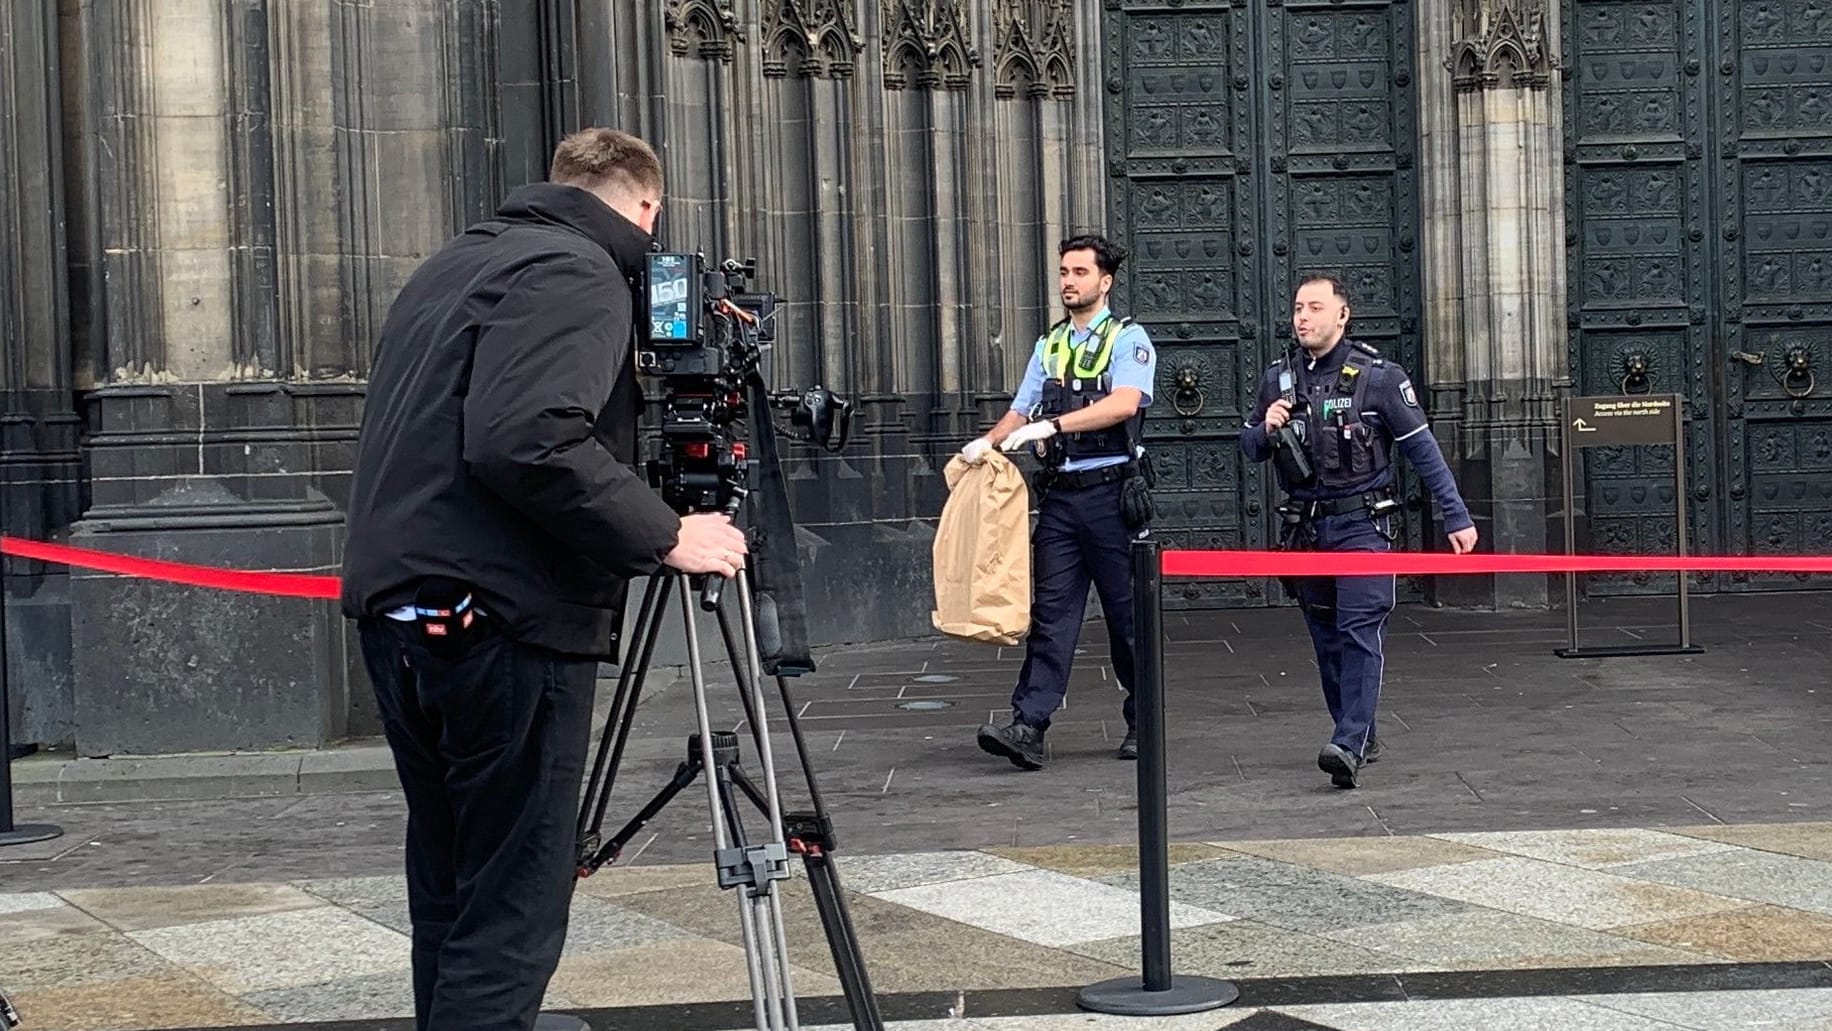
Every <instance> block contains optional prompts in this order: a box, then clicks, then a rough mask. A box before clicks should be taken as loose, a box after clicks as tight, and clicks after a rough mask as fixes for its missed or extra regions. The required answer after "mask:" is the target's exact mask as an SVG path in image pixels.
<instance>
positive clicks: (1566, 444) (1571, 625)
mask: <svg viewBox="0 0 1832 1031" xmlns="http://www.w3.org/2000/svg"><path fill="white" fill-rule="evenodd" d="M1558 429H1559V434H1558V442H1559V447H1558V453H1559V460H1560V461H1561V462H1562V463H1563V464H1564V466H1565V476H1564V480H1565V554H1567V555H1575V554H1577V553H1578V520H1577V491H1576V490H1574V489H1573V488H1572V481H1573V479H1574V478H1575V477H1576V476H1577V468H1576V467H1577V452H1576V449H1574V448H1573V447H1572V446H1571V399H1570V398H1566V399H1565V411H1564V414H1563V416H1562V417H1560V419H1559V427H1558ZM1585 504H1586V507H1588V505H1589V497H1588V495H1586V499H1585ZM1565 636H1566V638H1567V639H1568V641H1569V643H1568V644H1567V645H1566V646H1565V651H1567V652H1576V651H1577V650H1578V575H1577V574H1576V573H1574V572H1572V571H1571V570H1569V569H1567V570H1565Z"/></svg>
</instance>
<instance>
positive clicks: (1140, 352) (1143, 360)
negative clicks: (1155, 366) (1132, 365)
mask: <svg viewBox="0 0 1832 1031" xmlns="http://www.w3.org/2000/svg"><path fill="white" fill-rule="evenodd" d="M1132 360H1133V361H1135V362H1138V363H1139V364H1140V365H1150V364H1151V345H1150V344H1139V345H1137V346H1136V347H1134V348H1133V349H1132Z"/></svg>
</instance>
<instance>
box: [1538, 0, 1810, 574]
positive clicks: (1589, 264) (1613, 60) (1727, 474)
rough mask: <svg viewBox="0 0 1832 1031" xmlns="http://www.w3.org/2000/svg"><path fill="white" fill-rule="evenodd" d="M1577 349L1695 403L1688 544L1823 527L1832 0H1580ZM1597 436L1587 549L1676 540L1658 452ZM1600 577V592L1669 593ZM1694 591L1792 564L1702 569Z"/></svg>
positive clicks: (1576, 4) (1616, 375)
mask: <svg viewBox="0 0 1832 1031" xmlns="http://www.w3.org/2000/svg"><path fill="white" fill-rule="evenodd" d="M1564 18H1565V23H1564V39H1565V55H1566V77H1567V89H1566V94H1565V131H1566V136H1567V144H1566V162H1567V178H1566V216H1567V225H1568V234H1567V241H1568V243H1569V245H1570V255H1569V257H1570V266H1569V267H1570V284H1571V286H1570V289H1571V309H1570V310H1571V330H1572V333H1571V363H1572V370H1573V375H1574V379H1575V380H1576V384H1577V387H1578V389H1581V390H1582V391H1584V392H1586V393H1637V392H1648V391H1651V392H1655V393H1660V392H1674V393H1680V394H1683V395H1685V396H1686V398H1687V399H1688V404H1689V408H1690V413H1691V416H1692V420H1691V425H1690V428H1689V430H1688V432H1687V439H1686V445H1687V446H1686V455H1687V465H1688V468H1687V470H1686V472H1687V477H1688V481H1689V483H1690V497H1689V499H1688V511H1689V518H1690V528H1691V533H1692V534H1693V538H1692V539H1693V540H1694V541H1696V542H1697V543H1696V545H1695V547H1696V549H1697V550H1699V551H1701V552H1711V553H1730V554H1745V553H1756V554H1787V553H1801V552H1815V551H1824V550H1826V549H1827V548H1828V547H1829V546H1832V545H1829V544H1828V542H1832V3H1828V2H1827V0H1664V2H1663V0H1572V2H1568V3H1567V4H1566V6H1565V11H1564ZM1643 451H1644V453H1643V454H1640V455H1637V454H1635V453H1634V452H1632V451H1627V450H1623V451H1617V452H1608V451H1605V450H1603V449H1597V450H1596V451H1595V452H1593V453H1592V457H1591V459H1590V463H1589V468H1588V470H1587V473H1586V483H1585V488H1586V492H1587V494H1588V498H1589V500H1588V508H1587V514H1588V519H1589V526H1590V546H1591V547H1592V548H1595V549H1597V550H1601V551H1606V552H1617V553H1649V554H1657V553H1669V554H1670V553H1671V552H1672V550H1673V547H1674V543H1673V542H1674V526H1673V518H1672V510H1673V500H1672V488H1671V487H1670V486H1669V485H1668V484H1670V479H1671V470H1672V466H1671V462H1672V455H1671V451H1670V449H1655V448H1647V449H1643ZM1671 583H1672V581H1671V578H1670V577H1665V576H1662V577H1652V578H1646V577H1643V578H1633V577H1616V578H1609V579H1606V578H1602V577H1598V578H1596V579H1595V580H1594V581H1593V584H1592V587H1593V590H1597V591H1602V592H1610V591H1613V592H1630V591H1638V590H1661V591H1665V590H1670V589H1671V587H1670V585H1671ZM1696 583H1697V584H1698V586H1700V587H1701V588H1705V589H1714V588H1715V589H1722V590H1737V589H1749V588H1776V587H1785V586H1789V585H1793V584H1796V583H1797V581H1796V580H1794V578H1792V577H1785V576H1784V577H1774V576H1753V577H1751V576H1743V575H1735V576H1726V577H1713V576H1700V577H1698V578H1696Z"/></svg>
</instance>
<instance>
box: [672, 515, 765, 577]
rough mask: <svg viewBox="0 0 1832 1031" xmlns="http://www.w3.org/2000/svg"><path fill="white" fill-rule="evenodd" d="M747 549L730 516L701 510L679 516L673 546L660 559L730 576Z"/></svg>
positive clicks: (683, 569)
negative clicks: (678, 526) (677, 532)
mask: <svg viewBox="0 0 1832 1031" xmlns="http://www.w3.org/2000/svg"><path fill="white" fill-rule="evenodd" d="M749 550H750V546H749V543H748V542H746V541H745V539H744V531H743V530H740V529H738V528H737V527H736V526H733V525H732V517H731V516H729V515H726V514H725V513H724V512H703V513H699V514H697V515H688V516H682V517H681V532H680V535H679V536H678V537H677V538H676V543H675V545H674V550H673V551H670V552H669V553H668V554H667V556H666V557H664V558H663V559H662V563H663V564H664V565H667V566H669V567H672V568H674V569H678V570H680V571H681V572H683V573H712V574H716V575H718V576H723V577H726V578H727V579H730V578H732V577H735V576H737V575H738V570H740V569H743V568H744V556H745V553H746V552H747V551H749Z"/></svg>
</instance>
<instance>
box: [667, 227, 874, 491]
mask: <svg viewBox="0 0 1832 1031" xmlns="http://www.w3.org/2000/svg"><path fill="white" fill-rule="evenodd" d="M756 274H757V261H756V259H755V258H748V259H745V260H743V261H738V260H736V259H727V260H725V261H723V262H720V263H719V265H718V266H717V267H716V268H709V267H708V266H707V262H706V258H705V256H704V255H701V254H689V253H681V252H658V253H653V254H650V255H649V256H648V261H647V265H646V268H645V282H644V283H643V291H642V295H643V297H644V299H645V301H646V303H647V309H648V310H647V313H646V321H645V325H646V327H647V331H646V332H645V333H644V335H643V339H642V341H641V343H640V345H639V346H638V348H637V352H636V368H637V371H638V372H641V373H643V374H645V375H649V376H657V377H660V378H661V379H662V381H663V384H664V387H665V392H664V395H663V398H662V421H661V447H660V453H659V455H658V457H657V458H656V459H654V460H653V461H651V462H650V464H649V473H650V480H651V482H653V483H654V484H655V486H656V487H657V488H658V489H660V490H661V492H662V496H663V497H664V498H666V499H667V501H668V504H669V505H670V506H672V507H673V508H674V509H675V511H677V512H680V513H682V514H687V513H692V512H716V511H729V512H733V513H735V512H736V510H737V508H738V506H739V505H740V504H742V502H743V500H744V496H745V494H746V493H747V487H746V482H747V476H746V467H747V465H748V464H749V463H750V460H751V459H752V458H753V456H752V455H750V453H749V450H750V449H749V447H748V446H747V444H746V441H745V440H742V439H739V431H740V430H741V429H742V428H743V427H744V425H745V424H746V422H747V421H748V420H749V418H750V416H751V415H752V408H753V407H754V406H759V405H760V406H763V407H765V408H767V409H769V410H770V411H777V412H787V413H788V414H789V424H788V426H787V427H783V428H781V432H783V433H785V434H787V435H789V436H792V437H795V438H797V439H800V440H804V441H808V442H810V443H813V444H816V445H818V446H820V447H823V448H826V449H828V450H831V451H838V450H839V449H840V448H842V447H844V446H845V444H846V440H847V437H848V435H849V432H850V429H851V424H852V409H853V406H852V402H850V401H847V400H844V399H842V398H840V397H838V396H837V395H835V394H834V393H832V392H831V391H829V390H827V389H826V388H824V387H821V386H818V385H817V386H813V387H807V388H800V389H789V390H777V391H771V390H769V389H768V387H767V386H766V384H765V382H764V378H763V372H762V363H763V353H764V351H765V350H766V349H767V348H768V347H769V345H770V344H772V343H773V342H774V341H775V339H776V327H775V317H776V295H775V294H773V293H762V292H747V291H746V290H745V285H746V283H747V282H748V281H749V280H750V279H751V278H753V277H754V276H756ZM756 414H758V415H760V416H762V417H763V418H766V419H767V418H769V412H767V411H765V412H758V413H756ZM761 428H762V427H760V429H761ZM755 457H756V458H757V459H758V460H760V461H773V456H755Z"/></svg>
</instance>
